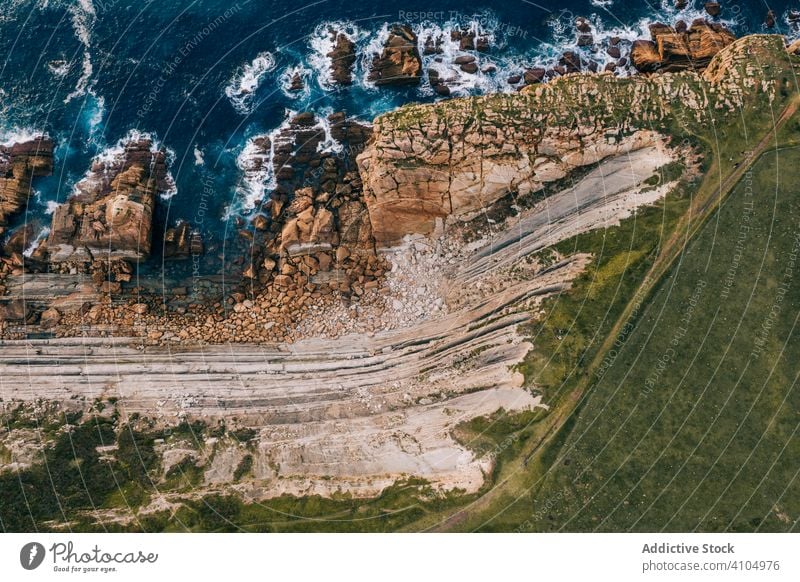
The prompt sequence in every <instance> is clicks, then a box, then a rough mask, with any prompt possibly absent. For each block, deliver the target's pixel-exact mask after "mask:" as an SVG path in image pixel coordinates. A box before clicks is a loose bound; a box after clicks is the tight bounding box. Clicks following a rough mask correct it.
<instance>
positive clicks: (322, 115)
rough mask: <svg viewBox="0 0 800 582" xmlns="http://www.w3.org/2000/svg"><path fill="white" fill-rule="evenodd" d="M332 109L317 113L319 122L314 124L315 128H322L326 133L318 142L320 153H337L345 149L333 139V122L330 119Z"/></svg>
mask: <svg viewBox="0 0 800 582" xmlns="http://www.w3.org/2000/svg"><path fill="white" fill-rule="evenodd" d="M331 113H332V110H321V111H320V112H319V113H318V114H317V123H316V124H315V125H314V128H315V129H320V130H322V132H323V133H324V134H325V137H324V138H323V139H322V141H321V142H319V143H318V144H317V151H318V152H320V153H332V154H337V153H339V152H341V151H342V150H343V149H344V146H343V145H342V144H341V143H339V142H338V141H336V140H335V139H333V135H332V134H331V122H330V121H329V120H328V115H330V114H331Z"/></svg>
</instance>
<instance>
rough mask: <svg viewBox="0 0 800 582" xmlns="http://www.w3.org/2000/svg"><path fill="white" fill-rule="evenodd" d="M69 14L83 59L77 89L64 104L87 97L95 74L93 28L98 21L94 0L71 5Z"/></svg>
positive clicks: (79, 1)
mask: <svg viewBox="0 0 800 582" xmlns="http://www.w3.org/2000/svg"><path fill="white" fill-rule="evenodd" d="M69 12H70V13H71V15H72V28H73V30H74V31H75V36H76V37H77V39H78V40H79V41H80V43H81V44H82V45H83V58H82V63H81V76H80V77H79V78H78V82H77V83H76V85H75V89H74V90H73V91H72V93H70V94H69V95H67V97H66V98H65V99H64V103H69V102H70V101H72V100H73V99H75V98H77V97H82V96H83V95H85V94H86V91H87V90H88V89H89V87H90V84H91V82H92V73H93V72H94V70H93V67H92V55H91V47H92V28H93V27H94V24H95V21H96V20H97V13H96V11H95V9H94V4H93V3H92V0H78V1H77V2H76V3H73V4H70V7H69Z"/></svg>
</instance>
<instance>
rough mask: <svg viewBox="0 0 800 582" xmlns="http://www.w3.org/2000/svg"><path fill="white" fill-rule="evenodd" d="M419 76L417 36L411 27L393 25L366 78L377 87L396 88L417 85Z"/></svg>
mask: <svg viewBox="0 0 800 582" xmlns="http://www.w3.org/2000/svg"><path fill="white" fill-rule="evenodd" d="M421 76H422V60H421V58H420V55H419V50H418V49H417V35H416V34H414V31H413V30H411V27H409V26H407V25H400V24H395V25H394V26H392V27H391V29H390V30H389V36H388V38H387V39H386V43H385V44H384V46H383V50H382V51H381V53H380V54H376V55H375V56H374V57H373V59H372V67H371V69H370V72H369V76H368V78H369V80H370V81H372V82H373V83H375V84H376V85H377V86H389V85H394V86H398V85H417V84H419V82H420V78H421Z"/></svg>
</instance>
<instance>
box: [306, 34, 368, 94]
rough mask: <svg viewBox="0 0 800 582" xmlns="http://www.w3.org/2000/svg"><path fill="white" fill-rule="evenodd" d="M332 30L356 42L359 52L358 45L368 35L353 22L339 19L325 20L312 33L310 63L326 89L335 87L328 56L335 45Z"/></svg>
mask: <svg viewBox="0 0 800 582" xmlns="http://www.w3.org/2000/svg"><path fill="white" fill-rule="evenodd" d="M331 30H335V31H336V32H340V33H342V34H344V35H345V36H346V37H347V38H349V39H350V40H351V41H352V42H353V43H355V44H356V51H357V52H358V45H359V44H360V43H361V42H362V41H363V40H364V39H365V38H366V36H367V32H366V31H364V30H362V29H361V28H359V27H358V26H356V25H355V24H353V23H352V22H345V21H339V20H334V21H330V22H323V23H322V24H320V25H318V26H317V27H316V28H315V29H314V32H312V33H311V36H310V39H309V46H310V48H311V54H310V55H309V56H308V65H309V66H310V67H311V69H312V70H313V71H314V74H315V77H316V79H317V83H319V86H320V87H321V88H322V89H326V90H330V89H332V88H333V79H332V78H331V58H330V57H329V56H328V53H330V52H331V51H332V50H333V48H334V46H335V44H334V39H332V38H331Z"/></svg>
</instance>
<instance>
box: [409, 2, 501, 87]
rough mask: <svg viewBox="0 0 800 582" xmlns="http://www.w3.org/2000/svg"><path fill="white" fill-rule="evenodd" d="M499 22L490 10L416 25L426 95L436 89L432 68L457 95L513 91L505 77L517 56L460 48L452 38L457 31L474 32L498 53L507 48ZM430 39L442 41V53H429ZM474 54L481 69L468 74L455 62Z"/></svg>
mask: <svg viewBox="0 0 800 582" xmlns="http://www.w3.org/2000/svg"><path fill="white" fill-rule="evenodd" d="M500 28H501V26H500V23H499V22H498V20H497V18H496V17H495V16H494V15H492V14H491V13H488V12H487V13H483V14H480V15H476V17H474V18H470V19H468V20H450V21H448V22H446V23H444V24H443V25H438V24H435V23H431V22H423V23H421V24H419V25H417V26H416V27H415V28H414V32H415V33H416V35H417V38H418V44H419V46H418V49H419V53H420V55H421V56H422V69H423V71H424V73H425V78H424V79H423V82H422V85H421V92H422V93H423V94H428V95H430V94H432V93H433V88H432V87H431V85H430V82H429V80H428V77H427V72H428V71H429V70H435V71H436V72H437V73H439V78H440V79H441V80H442V81H443V82H444V84H445V85H447V86H448V87H449V89H450V91H451V93H452V94H454V95H469V94H476V93H479V94H480V93H495V92H501V91H507V90H510V87H508V85H507V83H505V79H506V78H507V77H508V75H509V74H510V73H511V72H512V70H513V69H514V67H515V61H516V58H515V57H514V56H513V55H505V56H503V57H495V56H492V55H491V53H481V52H478V51H474V50H461V48H460V43H459V41H458V40H452V38H451V33H452V32H453V31H457V30H466V31H469V32H472V33H473V34H474V35H475V38H476V39H477V38H478V37H479V36H481V37H486V38H487V40H488V42H489V46H490V47H491V49H490V50H491V51H492V52H495V53H498V52H500V50H502V48H504V46H505V43H504V42H503V40H502V38H501V35H500V34H499V32H498V29H500ZM428 39H431V40H433V41H434V42H437V41H438V42H439V49H440V50H441V53H435V54H432V55H426V54H424V53H425V42H426V41H427V40H428ZM467 55H469V56H472V57H475V64H476V65H477V66H478V70H477V71H476V72H475V73H468V72H466V71H463V70H462V69H461V66H460V65H457V64H455V63H454V61H455V59H456V58H458V57H460V56H467Z"/></svg>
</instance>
